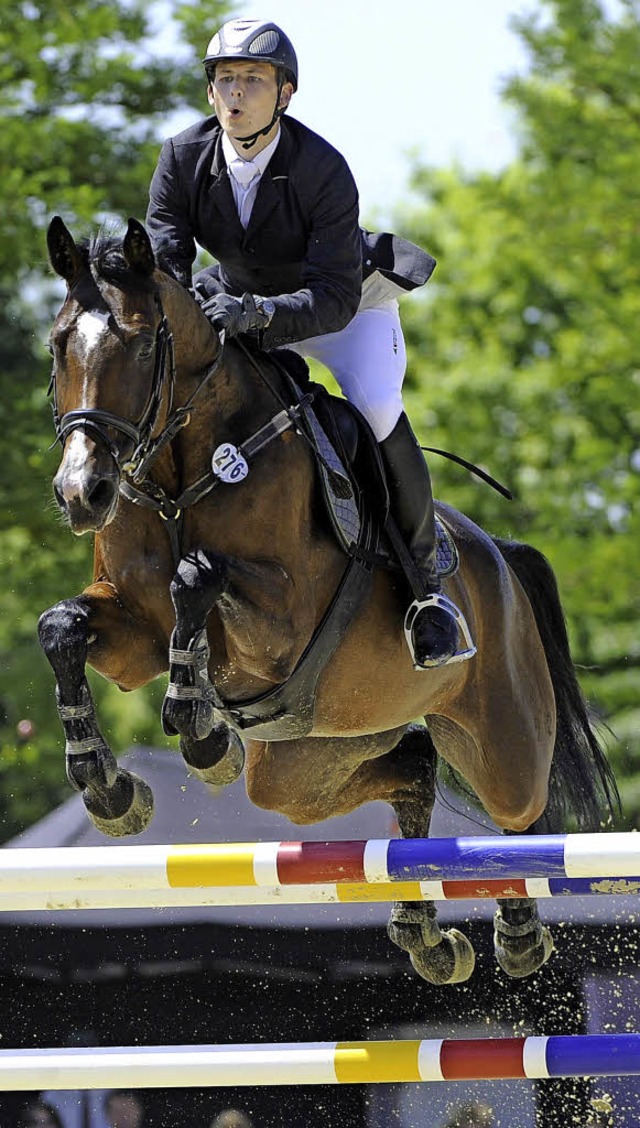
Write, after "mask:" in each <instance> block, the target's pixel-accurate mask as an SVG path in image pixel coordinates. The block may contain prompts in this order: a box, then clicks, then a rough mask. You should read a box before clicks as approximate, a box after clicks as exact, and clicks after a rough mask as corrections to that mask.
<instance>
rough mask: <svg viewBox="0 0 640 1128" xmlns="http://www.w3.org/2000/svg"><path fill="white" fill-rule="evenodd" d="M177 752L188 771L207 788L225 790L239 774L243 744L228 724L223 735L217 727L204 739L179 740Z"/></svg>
mask: <svg viewBox="0 0 640 1128" xmlns="http://www.w3.org/2000/svg"><path fill="white" fill-rule="evenodd" d="M221 738H222V739H221ZM221 746H222V749H223V751H222V754H221V753H220V748H221ZM180 751H181V752H182V755H183V757H184V761H185V763H186V765H187V767H188V768H189V771H190V772H191V773H192V774H193V775H195V776H197V778H198V779H201V780H202V782H203V783H206V784H208V786H209V787H216V788H217V787H228V786H229V784H230V783H235V781H236V780H237V779H238V778H239V777H240V776H241V775H242V771H243V768H244V761H245V751H244V744H243V743H242V739H241V737H240V736H238V733H237V732H236V731H235V730H234V729H232V728H229V727H228V726H227V725H224V731H223V732H222V733H221V732H220V726H216V728H215V730H214V732H212V733H211V734H210V736H209V737H208V738H207V739H206V740H201V741H191V740H188V739H187V740H184V739H183V740H181V741H180Z"/></svg>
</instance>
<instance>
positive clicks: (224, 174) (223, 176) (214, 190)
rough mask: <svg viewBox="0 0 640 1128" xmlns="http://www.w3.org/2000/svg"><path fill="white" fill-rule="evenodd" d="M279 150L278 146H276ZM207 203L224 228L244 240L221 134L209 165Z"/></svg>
mask: <svg viewBox="0 0 640 1128" xmlns="http://www.w3.org/2000/svg"><path fill="white" fill-rule="evenodd" d="M278 148H279V146H278ZM208 195H209V201H210V202H211V203H212V204H213V205H214V206H215V207H216V208H217V209H218V211H219V212H220V213H221V215H222V218H223V219H224V223H225V227H227V228H229V227H231V228H232V229H233V230H234V232H235V234H236V235H237V237H238V239H239V240H242V239H244V234H245V232H244V228H243V226H242V224H241V223H240V219H239V216H238V209H237V208H236V202H235V200H234V198H233V189H232V187H231V182H230V180H229V170H228V168H227V162H226V161H225V159H224V153H223V151H222V133H220V137H218V140H217V142H216V147H215V151H214V154H213V161H212V163H211V184H210V186H209V193H208Z"/></svg>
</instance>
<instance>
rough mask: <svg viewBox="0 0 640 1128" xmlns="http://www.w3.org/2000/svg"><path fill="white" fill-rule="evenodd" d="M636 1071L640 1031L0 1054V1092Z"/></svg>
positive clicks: (604, 1074) (638, 1069) (536, 1076)
mask: <svg viewBox="0 0 640 1128" xmlns="http://www.w3.org/2000/svg"><path fill="white" fill-rule="evenodd" d="M638 1074H640V1034H584V1035H569V1036H562V1035H551V1036H550V1037H538V1036H535V1037H528V1038H502V1039H489V1038H480V1039H461V1040H457V1039H456V1040H453V1039H452V1040H446V1039H445V1040H442V1039H423V1040H412V1041H397V1042H394V1041H388V1042H300V1043H293V1044H264V1045H247V1046H243V1045H230V1046H130V1047H99V1048H95V1049H94V1048H92V1049H88V1048H86V1049H85V1048H77V1049H76V1048H74V1049H62V1050H60V1049H47V1050H32V1049H26V1050H2V1051H0V1091H1V1092H20V1091H26V1092H29V1091H39V1090H60V1089H76V1090H87V1089H112V1088H114V1089H115V1088H129V1087H135V1088H140V1089H147V1088H149V1089H169V1088H190V1087H191V1088H209V1087H218V1086H221V1087H224V1086H248V1085H250V1086H254V1085H336V1084H337V1085H342V1084H347V1085H349V1084H376V1083H381V1082H382V1083H390V1082H402V1083H411V1082H423V1081H424V1082H429V1081H471V1080H480V1079H482V1080H508V1079H512V1080H513V1079H517V1080H523V1079H532V1080H533V1079H543V1078H552V1077H613V1076H622V1075H638Z"/></svg>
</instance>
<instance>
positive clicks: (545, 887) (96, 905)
mask: <svg viewBox="0 0 640 1128" xmlns="http://www.w3.org/2000/svg"><path fill="white" fill-rule="evenodd" d="M30 853H36V851H35V850H32V851H30ZM639 893H640V877H636V878H633V877H607V878H604V877H602V878H590V877H573V878H568V877H567V878H542V877H541V878H522V879H514V880H512V881H510V880H509V879H503V880H502V881H394V882H386V883H382V882H378V883H376V882H372V883H370V884H369V883H366V882H364V883H361V884H352V883H333V884H327V883H325V884H322V885H275V886H267V885H256V886H250V885H240V886H194V887H184V886H183V887H177V888H167V887H164V888H161V889H137V888H134V889H130V888H126V887H123V888H115V889H100V888H98V889H92V888H90V887H87V886H86V885H83V886H79V887H78V888H74V889H54V890H52V891H47V890H43V889H36V890H27V891H26V892H24V891H21V892H10V893H0V914H1V913H3V912H55V911H61V910H83V909H84V910H87V909H146V908H149V909H177V908H194V907H197V908H224V907H225V906H243V905H256V906H257V905H345V904H361V905H365V904H381V903H387V904H389V903H393V902H395V901H466V900H486V899H489V900H495V899H497V898H498V897H499V898H504V899H507V900H508V899H509V898H520V897H535V898H552V897H570V896H581V897H585V896H611V895H614V894H615V895H620V896H636V897H637V896H638V894H639Z"/></svg>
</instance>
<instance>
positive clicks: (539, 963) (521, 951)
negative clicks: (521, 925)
mask: <svg viewBox="0 0 640 1128" xmlns="http://www.w3.org/2000/svg"><path fill="white" fill-rule="evenodd" d="M517 927H518V926H517V925H516V926H515V928H516V929H517ZM493 946H494V950H495V953H496V959H497V961H498V963H499V965H500V967H501V968H502V970H503V971H504V972H505V974H506V975H509V976H511V978H512V979H524V978H525V977H526V976H527V975H533V973H534V971H539V970H540V968H541V967H543V966H544V964H546V962H547V960H548V959H549V957H550V955H551V953H552V952H553V949H554V943H553V937H552V935H551V933H550V931H549V929H548V928H547V927H546V926H545V925H543V924H541V923H540V921H539V920H538V921H537V922H536V924H535V926H534V927H533V928H532V929H531V930H530V931H529V932H526V933H523V934H522V935H509V933H508V932H506V931H505V923H504V921H503V920H502V919H501V914H500V911H499V910H498V912H497V913H496V916H495V931H494V934H493Z"/></svg>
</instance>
